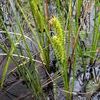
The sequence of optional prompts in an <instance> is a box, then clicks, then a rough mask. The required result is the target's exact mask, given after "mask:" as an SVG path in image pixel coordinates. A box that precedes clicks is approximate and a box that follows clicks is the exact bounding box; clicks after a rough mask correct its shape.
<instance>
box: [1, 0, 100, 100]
mask: <svg viewBox="0 0 100 100" xmlns="http://www.w3.org/2000/svg"><path fill="white" fill-rule="evenodd" d="M27 2H28V1H27ZM52 2H53V1H52ZM54 2H55V6H56V7H57V8H56V9H57V16H52V18H51V17H50V15H49V9H48V7H47V6H48V5H49V3H50V2H48V0H46V1H45V2H44V1H43V0H29V2H28V3H29V6H30V9H31V12H29V13H30V14H31V17H33V19H34V22H35V25H34V27H35V28H33V27H32V26H31V24H32V22H30V21H29V20H28V17H27V15H26V14H25V9H23V8H24V7H22V6H21V5H20V4H21V2H20V1H19V0H18V1H17V0H15V1H14V0H9V3H10V6H11V8H12V12H13V14H14V18H15V20H16V25H17V27H18V31H19V32H16V31H14V32H9V31H8V30H7V27H6V25H5V24H4V22H3V20H2V19H1V20H0V22H1V23H2V25H3V27H4V30H2V31H1V32H3V33H5V34H6V38H8V41H9V43H10V48H8V47H7V46H6V44H5V43H3V44H1V43H0V48H1V49H2V50H3V51H4V52H2V53H1V55H0V56H4V55H6V57H7V61H6V63H5V66H4V67H3V72H2V78H1V80H0V86H1V88H3V84H4V81H5V79H6V75H7V70H8V67H9V64H10V62H11V61H12V60H13V61H14V62H15V65H16V68H15V69H14V70H18V72H19V73H20V75H21V77H22V78H23V79H24V80H26V84H27V86H28V87H29V88H30V89H31V90H32V93H33V95H35V98H36V100H41V98H43V100H45V99H46V98H45V96H44V93H43V89H42V84H41V81H40V79H41V77H40V76H39V72H38V70H37V65H36V63H41V64H42V65H43V66H45V68H46V70H47V71H48V74H51V70H50V62H51V61H50V52H51V51H50V46H52V48H53V52H54V55H55V57H56V59H57V62H58V64H59V65H58V66H59V67H58V66H56V67H58V69H59V72H60V73H61V76H62V78H63V83H64V90H65V91H69V92H72V91H73V87H74V81H75V72H76V71H75V70H76V67H77V60H78V57H79V58H81V59H82V62H81V63H82V66H84V71H85V69H86V65H88V63H86V62H87V59H85V60H84V58H85V56H86V57H87V56H88V57H89V58H90V64H92V63H93V62H94V60H95V55H96V50H97V48H98V42H99V39H100V13H96V12H97V11H96V5H98V4H100V2H99V0H97V1H94V2H95V19H94V27H93V29H94V32H93V33H92V34H93V37H92V45H91V46H90V48H89V49H88V47H87V49H86V50H83V49H84V48H85V47H84V46H83V48H81V45H80V38H83V37H82V36H81V35H80V32H81V30H82V29H81V27H82V23H79V19H80V16H81V13H82V6H83V0H75V1H73V0H68V1H67V0H65V2H64V1H60V0H55V1H54ZM44 3H46V4H45V5H46V6H45V5H44ZM15 5H17V7H18V8H17V9H18V10H16V7H15ZM74 7H75V8H76V15H75V16H74V15H73V12H74V10H75V9H74ZM62 10H63V11H62ZM17 11H20V13H21V15H20V16H22V17H23V18H24V20H25V22H26V23H27V25H28V28H29V29H30V31H31V32H30V33H31V36H32V37H29V36H27V35H26V34H24V29H23V26H22V24H21V23H20V19H19V17H18V15H17ZM85 13H86V12H85ZM84 16H85V15H84ZM96 16H98V17H96ZM84 19H85V18H84V17H83V19H82V20H84ZM32 21H33V20H32ZM51 29H52V31H53V32H54V35H53V36H51V34H50V32H51ZM66 31H67V32H66ZM83 31H84V30H83ZM11 33H12V34H13V36H14V37H16V39H14V40H13V38H12V34H11ZM85 33H86V32H84V34H85ZM33 38H34V40H33ZM72 38H73V39H72ZM27 39H28V40H29V41H31V42H32V43H33V45H34V47H35V44H37V46H38V47H36V48H37V49H38V51H37V54H39V57H40V59H41V60H40V61H38V60H36V59H35V57H34V55H35V54H33V53H32V52H31V50H30V47H29V45H28V43H27ZM21 41H22V42H23V45H24V46H25V47H24V48H25V50H24V51H23V50H22V48H20V50H18V48H17V47H18V45H19V44H20V42H21ZM66 41H67V42H68V43H66ZM15 57H16V58H18V59H19V61H20V64H19V62H18V61H15V59H14V58H15ZM83 60H84V61H83ZM11 72H13V70H12V71H11ZM72 73H73V74H72ZM54 74H56V73H54ZM71 74H72V75H73V81H72V84H73V86H70V77H71ZM50 80H51V81H52V79H50ZM53 82H54V85H57V84H56V82H55V81H53ZM45 84H47V83H45ZM71 87H72V88H71ZM55 91H56V90H55V89H54V93H55ZM68 95H69V94H67V93H66V96H67V100H69V99H71V97H72V95H71V96H68ZM54 97H55V98H56V95H55V96H54Z"/></svg>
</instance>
